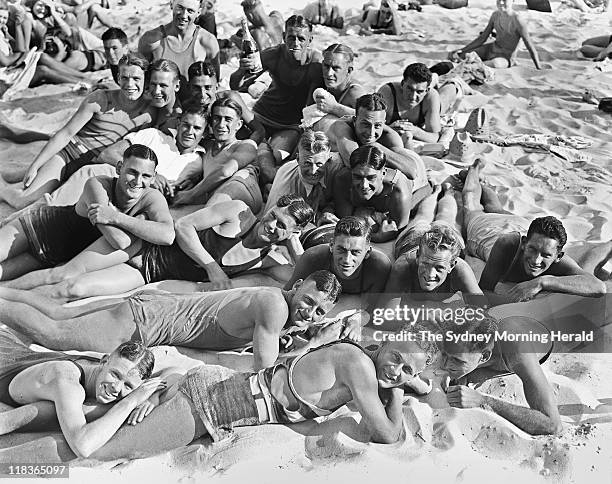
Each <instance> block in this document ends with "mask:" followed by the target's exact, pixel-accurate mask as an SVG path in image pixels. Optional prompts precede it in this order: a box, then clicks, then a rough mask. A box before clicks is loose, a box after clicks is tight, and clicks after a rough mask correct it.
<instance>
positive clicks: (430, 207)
mask: <svg viewBox="0 0 612 484" xmlns="http://www.w3.org/2000/svg"><path fill="white" fill-rule="evenodd" d="M440 190H441V187H440V185H435V186H434V187H433V192H432V194H431V195H429V196H427V197H425V198H424V199H423V200H421V203H420V204H419V205H418V207H417V211H416V214H415V215H414V217H412V219H411V220H410V222H409V223H408V225H407V226H406V229H409V228H411V227H414V226H415V225H417V224H421V223H428V224H429V223H431V222H433V220H434V214H435V213H436V205H437V204H438V196H439V195H440Z"/></svg>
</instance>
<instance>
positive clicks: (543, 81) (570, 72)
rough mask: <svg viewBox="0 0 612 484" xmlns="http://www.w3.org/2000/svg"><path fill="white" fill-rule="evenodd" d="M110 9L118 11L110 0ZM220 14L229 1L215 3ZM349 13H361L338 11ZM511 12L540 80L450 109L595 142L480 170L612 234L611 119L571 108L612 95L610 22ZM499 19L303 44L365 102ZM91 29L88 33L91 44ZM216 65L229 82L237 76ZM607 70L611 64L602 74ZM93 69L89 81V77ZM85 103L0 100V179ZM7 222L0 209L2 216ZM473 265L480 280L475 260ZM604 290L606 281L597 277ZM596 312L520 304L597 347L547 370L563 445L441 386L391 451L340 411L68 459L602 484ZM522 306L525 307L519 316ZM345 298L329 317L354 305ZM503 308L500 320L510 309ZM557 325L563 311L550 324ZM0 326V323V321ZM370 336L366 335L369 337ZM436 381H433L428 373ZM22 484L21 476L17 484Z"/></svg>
mask: <svg viewBox="0 0 612 484" xmlns="http://www.w3.org/2000/svg"><path fill="white" fill-rule="evenodd" d="M112 3H113V4H114V3H116V2H112ZM125 3H126V5H121V6H117V7H116V10H115V11H114V12H115V14H116V16H117V20H118V26H120V27H122V28H123V29H124V30H125V31H126V32H127V33H128V37H129V38H130V43H131V44H132V45H133V46H136V44H137V41H138V37H139V35H140V33H141V32H143V31H145V30H147V29H149V28H153V27H154V26H157V25H159V24H160V23H161V22H162V21H166V19H169V18H170V8H169V7H168V5H167V3H166V2H164V1H160V0H147V1H143V0H126V2H125ZM226 3H227V4H226ZM263 3H264V5H265V7H266V9H267V10H268V11H270V10H279V11H280V12H281V13H282V14H283V16H284V18H287V17H288V16H289V15H291V14H292V13H293V12H294V11H296V10H298V9H301V8H302V7H303V6H304V5H303V4H300V3H298V2H296V1H295V0H290V1H289V2H283V1H281V0H264V1H263ZM337 3H339V4H340V5H341V6H342V7H344V8H345V9H347V13H348V14H349V16H350V15H353V16H355V15H357V14H358V12H359V9H358V8H356V7H360V6H361V5H360V4H357V3H353V2H350V1H349V0H340V1H339V2H337ZM517 3H518V4H517V5H516V6H515V8H516V10H519V11H520V13H521V15H523V16H524V17H525V18H527V19H528V22H529V25H530V29H531V32H532V38H533V41H534V43H535V45H536V47H537V49H538V53H539V55H540V59H541V61H542V64H543V66H544V68H543V69H542V70H539V71H538V70H536V69H535V68H534V67H533V64H532V62H531V59H530V58H529V55H528V53H527V51H526V49H525V48H524V46H522V44H521V47H520V48H519V49H520V50H519V54H518V65H517V66H515V67H512V68H510V69H504V70H497V71H496V72H495V78H494V79H493V80H492V81H490V82H488V83H486V84H485V85H483V86H477V87H475V89H476V90H477V91H478V92H477V94H475V95H473V96H467V97H465V98H464V100H463V101H462V104H461V106H460V109H459V111H460V115H459V119H463V120H465V118H466V117H467V113H469V112H470V111H471V110H472V109H473V108H474V107H480V106H482V107H484V108H485V109H486V111H487V114H488V116H489V119H490V129H491V133H492V134H494V135H495V136H500V137H501V136H507V135H514V134H549V135H550V134H555V135H565V136H582V137H584V138H585V139H586V140H588V141H589V142H590V143H591V145H590V146H589V147H588V148H586V149H585V150H583V152H584V153H586V154H588V155H589V157H590V161H579V162H571V161H568V160H565V159H563V158H561V157H559V156H555V155H554V154H552V153H547V152H543V151H541V150H533V149H527V148H524V147H521V146H511V147H500V146H496V145H493V144H490V143H477V144H475V150H476V153H477V154H479V155H480V156H481V157H483V158H484V159H485V160H486V168H485V169H484V170H483V175H484V178H485V179H486V183H487V184H489V185H490V186H491V187H494V188H495V190H496V192H497V193H498V194H499V196H500V199H501V201H502V203H503V206H504V208H506V209H507V210H509V211H511V212H513V213H516V214H520V215H523V216H525V217H527V218H533V217H535V216H541V215H554V216H556V217H558V218H560V219H561V220H562V221H563V223H564V226H565V228H566V230H567V233H568V242H569V243H572V242H575V241H588V242H598V241H609V240H611V239H612V117H611V115H610V114H606V113H604V112H602V111H598V109H597V106H595V105H592V104H587V103H585V102H584V101H582V93H583V92H584V90H585V89H586V88H588V89H590V90H591V91H593V93H594V94H595V96H597V97H604V96H612V65H611V64H612V61H608V62H607V63H606V65H607V71H608V72H602V71H601V70H598V69H597V64H596V63H594V62H591V61H590V60H586V59H584V58H582V57H581V56H580V55H579V54H578V53H577V51H578V47H579V46H580V44H581V42H582V41H583V40H584V39H586V38H589V37H593V36H596V35H604V34H609V33H610V32H611V31H612V20H611V19H612V17H611V15H612V14H611V13H610V12H608V13H607V14H601V15H595V14H585V13H581V12H580V11H578V10H576V9H572V8H569V7H567V6H566V5H564V4H562V3H560V2H553V3H552V5H553V13H540V12H534V11H528V10H526V7H525V6H524V2H522V1H519V2H517ZM494 8H495V5H494V2H492V1H485V0H470V6H469V8H462V9H458V10H447V9H444V8H441V7H439V6H436V5H431V6H423V10H422V12H415V11H409V12H403V13H402V15H403V19H404V20H405V23H406V25H407V29H406V31H407V33H405V34H403V35H400V36H384V35H382V36H373V37H362V36H357V35H346V34H343V33H340V32H338V31H337V30H334V29H331V28H328V27H321V26H316V27H315V37H314V45H315V46H316V47H317V48H320V49H324V48H325V47H326V46H328V45H330V44H332V43H334V42H341V43H345V44H347V45H349V46H350V47H351V48H352V49H353V50H354V51H355V52H357V53H358V57H357V58H356V63H355V73H356V74H355V77H356V78H357V79H358V80H359V81H360V82H361V83H362V84H363V85H364V86H365V87H366V88H367V89H368V90H369V91H374V90H376V89H378V88H379V87H380V86H381V85H383V84H384V83H386V82H390V81H396V80H400V77H401V73H402V71H403V69H404V67H405V66H406V65H408V64H410V63H411V62H415V61H421V62H424V63H425V64H427V65H433V64H435V63H436V62H439V61H441V60H444V59H446V55H447V52H448V51H449V50H454V49H458V48H460V47H461V46H463V45H465V44H467V43H468V42H469V41H470V40H472V39H473V38H475V37H476V36H477V35H478V33H479V32H480V30H482V29H483V28H484V26H485V24H486V22H487V20H488V18H489V16H490V15H491V12H492V11H493V9H494ZM240 15H241V7H240V5H239V2H238V1H232V2H221V3H218V5H217V26H218V31H219V35H218V37H219V38H228V37H229V36H230V35H231V34H233V33H234V32H235V31H236V29H237V25H238V24H239V19H240ZM100 32H102V29H101V28H99V26H98V29H97V30H96V33H100ZM231 62H233V64H231V63H230V65H224V66H222V76H223V77H224V83H225V84H226V83H227V77H228V75H229V73H231V72H232V71H233V70H234V69H235V66H236V62H237V61H236V60H235V59H234V60H233V61H231ZM603 70H604V71H605V70H606V68H604V69H603ZM102 74H104V73H100V74H98V73H96V74H95V75H93V76H92V78H94V79H95V78H98V77H100V76H101V75H102ZM81 99H82V96H79V95H78V94H75V93H73V92H71V91H70V87H69V86H66V85H59V86H42V87H38V88H35V89H27V90H25V91H23V92H22V93H21V96H20V97H18V98H16V99H14V100H11V101H3V102H0V150H1V151H2V153H3V156H2V162H1V163H0V173H1V174H2V176H4V177H5V178H6V179H7V180H9V181H16V180H19V179H20V178H21V176H22V175H23V173H24V172H25V169H26V168H27V166H28V165H29V164H30V162H31V160H32V159H33V157H34V156H35V154H36V153H37V152H38V151H39V150H40V148H41V147H42V146H43V144H44V141H37V142H34V143H30V144H19V143H16V142H14V141H11V140H10V139H8V138H10V133H9V132H8V131H9V130H12V131H13V132H14V131H15V129H25V130H29V131H35V132H37V133H41V135H42V136H41V138H42V137H44V135H48V134H51V133H53V132H55V131H56V130H57V129H59V128H60V127H61V126H62V125H63V123H64V122H65V121H66V120H67V119H68V117H69V116H70V115H71V114H72V113H73V112H74V110H75V109H76V107H77V106H78V103H79V102H80V100H81ZM425 162H426V166H427V167H428V168H429V169H430V170H431V178H432V179H433V180H435V181H437V182H440V181H442V180H444V179H445V178H447V177H448V176H449V175H451V174H454V173H457V172H458V171H459V170H460V169H461V168H463V165H462V163H461V162H460V161H459V160H458V158H457V157H452V156H451V157H449V158H446V159H441V160H440V159H436V158H430V157H425ZM11 212H12V210H11V209H10V207H8V205H6V204H0V220H2V219H3V218H5V217H6V216H7V215H9V214H10V213H11ZM468 261H469V262H470V264H471V265H472V266H473V267H474V269H475V272H476V273H477V275H479V271H481V270H482V265H483V263H482V261H478V260H476V259H473V258H469V259H468ZM608 289H612V283H611V282H608ZM610 292H611V291H609V294H608V296H607V298H606V301H604V302H602V304H606V303H607V308H606V309H604V310H603V311H593V312H592V313H591V312H589V311H590V310H589V309H588V308H585V306H584V304H583V303H582V302H580V301H577V300H576V301H572V300H568V299H567V298H566V297H565V296H559V295H544V296H542V297H541V298H540V299H539V300H536V301H533V302H530V303H526V304H527V305H526V306H525V307H524V308H523V311H525V312H526V313H527V314H532V313H533V312H537V311H538V305H541V304H544V305H548V306H549V307H552V308H559V311H563V317H565V318H569V319H570V320H571V318H576V317H578V316H581V317H583V318H584V319H585V320H588V321H589V322H590V323H592V324H593V325H595V326H597V327H599V328H601V330H602V332H601V334H600V337H601V338H602V340H603V341H604V345H603V346H604V348H603V351H602V350H601V341H602V340H600V341H599V343H600V344H599V346H597V352H595V351H596V350H595V349H594V347H590V346H589V345H588V344H585V345H581V346H580V348H579V350H578V352H575V353H571V354H568V353H554V354H553V355H552V356H551V357H550V358H549V359H548V361H547V362H546V363H545V364H544V366H543V367H544V369H545V373H546V375H547V377H548V378H549V380H550V381H551V383H552V384H553V387H554V389H555V393H556V398H557V404H558V406H559V411H560V413H561V417H562V421H563V424H564V430H563V432H562V434H561V435H560V436H556V437H552V436H547V437H535V438H534V437H531V436H529V435H527V434H526V433H524V432H522V431H521V430H519V429H518V428H517V427H515V426H513V425H512V424H510V423H508V422H507V421H505V420H503V419H502V418H501V417H498V416H496V415H494V414H493V413H491V412H487V411H484V410H480V409H455V408H450V407H449V406H448V404H447V403H446V399H445V396H444V394H443V393H442V391H441V390H440V389H434V391H433V392H432V393H431V394H430V395H428V396H427V397H421V398H419V399H417V398H415V397H412V396H408V395H407V396H406V397H405V398H406V401H405V404H404V416H405V427H406V433H407V438H406V441H405V442H403V443H401V444H397V445H379V444H369V443H363V442H362V441H361V440H363V436H361V437H360V435H361V434H360V429H359V427H358V426H357V422H358V420H359V415H358V414H357V413H356V412H353V411H351V410H350V409H347V408H346V407H343V408H342V409H340V410H339V411H338V412H337V413H335V414H334V415H332V416H331V417H328V418H324V421H321V422H309V423H304V424H298V425H296V426H295V427H291V428H288V427H283V426H267V427H259V428H255V427H253V428H241V429H237V430H236V432H235V434H234V435H233V436H232V438H231V439H230V440H226V441H222V442H218V443H215V444H212V443H211V442H210V440H206V439H205V440H203V441H201V442H200V441H198V442H196V443H194V444H192V445H190V446H188V447H185V448H182V449H178V450H176V451H174V452H170V453H168V454H165V455H162V456H158V457H154V458H148V459H142V460H136V461H130V462H113V463H97V462H91V461H77V462H74V463H71V469H70V479H71V482H88V483H92V484H93V483H94V482H103V481H104V482H109V481H110V482H135V481H138V482H155V483H157V482H164V483H166V482H168V483H170V482H181V483H191V482H203V481H204V482H206V481H207V480H209V479H210V480H212V479H213V478H214V479H216V478H221V479H223V481H224V482H235V483H241V482H262V483H266V484H272V483H277V482H278V483H281V482H283V483H286V482H293V483H295V484H297V483H302V482H304V483H305V482H309V483H311V482H322V483H323V482H339V481H342V482H350V483H362V482H363V483H365V482H368V483H372V482H380V481H381V479H385V480H387V479H389V480H393V479H397V480H399V481H400V482H406V481H408V480H410V481H413V480H414V481H417V482H418V481H419V480H424V481H426V482H435V483H438V482H439V483H456V482H463V483H469V484H472V483H480V482H483V483H484V482H491V481H492V480H494V482H495V483H496V484H502V483H506V482H508V483H510V482H512V483H516V482H522V483H532V482H533V483H537V482H551V483H552V482H563V483H576V484H581V483H587V482H588V483H591V484H596V483H597V484H599V483H602V484H603V483H609V482H610V480H611V479H612V477H611V476H612V384H611V383H610V382H611V381H612V353H611V351H612V339H611V337H612V332H611V325H610V323H611V322H612V310H611V309H609V308H610V304H612V298H611V297H610ZM529 305H532V306H529ZM349 306H350V302H349V301H344V302H343V304H342V305H341V307H339V308H338V309H337V310H338V311H339V310H342V309H343V307H349ZM512 310H513V308H506V309H502V312H503V311H510V312H511V311H512ZM559 317H561V316H559ZM0 323H1V321H0ZM370 336H371V334H370ZM155 354H156V357H157V360H158V363H159V362H163V363H164V364H168V363H177V364H180V365H182V366H185V367H190V366H193V365H195V364H197V363H198V362H199V361H200V360H204V361H207V362H211V363H220V364H223V363H224V362H226V361H228V362H229V361H231V364H232V365H234V366H236V367H237V368H238V369H241V368H245V369H246V368H248V365H249V364H250V363H249V360H248V359H244V358H243V357H238V356H235V355H234V356H232V355H231V354H227V353H226V354H224V355H221V356H216V355H211V354H209V355H204V356H202V355H201V354H200V355H196V354H194V353H193V352H190V351H185V350H180V351H178V350H177V349H176V348H170V347H159V348H156V350H155ZM434 376H435V375H434ZM481 390H482V391H484V392H486V393H489V394H491V395H493V396H498V397H503V398H504V399H507V400H508V401H511V402H517V403H522V404H525V398H524V395H523V392H522V388H521V384H520V380H519V379H518V378H517V377H516V376H510V377H503V378H495V379H493V380H490V381H488V382H487V383H485V384H484V385H483V387H481ZM60 436H61V434H59V433H58V434H55V436H54V437H53V436H51V437H50V438H60ZM39 437H42V435H38V436H35V435H24V434H11V435H7V436H3V437H0V448H7V447H10V446H14V445H18V444H20V443H22V442H25V441H27V440H31V439H33V438H39ZM26 482H27V480H26Z"/></svg>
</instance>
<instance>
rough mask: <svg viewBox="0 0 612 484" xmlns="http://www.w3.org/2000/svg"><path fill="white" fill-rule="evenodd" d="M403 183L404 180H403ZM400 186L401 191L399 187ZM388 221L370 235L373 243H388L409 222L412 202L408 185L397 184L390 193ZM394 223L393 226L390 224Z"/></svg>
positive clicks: (400, 182)
mask: <svg viewBox="0 0 612 484" xmlns="http://www.w3.org/2000/svg"><path fill="white" fill-rule="evenodd" d="M403 180H404V182H405V180H406V179H405V178H403ZM400 184H401V189H400V187H399V185H400ZM390 198H391V200H390V205H391V206H390V208H389V216H388V217H389V221H383V223H382V224H381V225H380V228H379V229H378V232H374V233H372V241H373V242H388V241H389V240H393V239H395V237H397V235H398V234H399V231H400V230H402V229H403V228H404V227H405V226H406V225H408V221H409V220H410V206H411V200H412V191H411V190H410V187H409V186H408V184H405V183H402V181H399V182H398V186H396V188H395V189H394V190H393V192H392V193H391V197H390ZM391 222H395V224H393V223H391Z"/></svg>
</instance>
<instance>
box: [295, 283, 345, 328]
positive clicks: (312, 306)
mask: <svg viewBox="0 0 612 484" xmlns="http://www.w3.org/2000/svg"><path fill="white" fill-rule="evenodd" d="M293 289H294V291H293V295H292V296H291V299H290V301H289V319H290V321H291V323H292V324H294V325H295V326H298V327H300V328H303V327H306V326H309V325H311V324H314V323H320V322H321V321H322V320H323V318H324V317H325V315H326V314H327V313H328V312H329V311H331V310H332V309H333V307H334V304H335V303H334V302H333V301H330V300H329V294H327V293H326V292H323V291H319V290H318V289H317V284H316V282H315V281H312V280H306V281H302V280H299V281H296V282H295V284H294V285H293Z"/></svg>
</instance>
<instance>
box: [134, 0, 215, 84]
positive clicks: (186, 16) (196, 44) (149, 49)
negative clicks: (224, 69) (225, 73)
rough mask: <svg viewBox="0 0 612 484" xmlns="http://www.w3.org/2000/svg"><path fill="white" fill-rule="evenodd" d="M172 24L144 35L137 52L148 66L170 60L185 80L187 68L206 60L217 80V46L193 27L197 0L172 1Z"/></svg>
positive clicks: (198, 3)
mask: <svg viewBox="0 0 612 484" xmlns="http://www.w3.org/2000/svg"><path fill="white" fill-rule="evenodd" d="M170 6H171V8H172V21H171V22H170V23H167V24H165V25H161V26H160V27H157V28H155V29H153V30H149V31H147V32H145V33H144V35H143V36H142V37H141V38H140V41H139V42H138V52H140V53H141V54H142V55H144V56H145V58H147V59H148V60H149V62H151V61H153V60H156V59H172V60H173V61H174V62H175V63H176V64H177V65H178V66H179V71H180V73H181V75H182V76H183V77H184V78H185V79H186V78H187V70H188V69H189V66H190V65H191V64H193V63H194V62H195V61H197V60H205V59H209V60H210V61H211V62H212V63H213V65H214V66H215V71H216V73H217V78H218V77H219V73H220V70H219V43H218V42H217V39H216V38H215V37H214V36H213V35H212V34H211V33H210V32H208V31H206V30H205V29H203V28H201V27H200V26H198V25H195V23H194V22H195V19H196V17H197V16H198V12H199V9H200V2H199V0H172V2H171V3H170Z"/></svg>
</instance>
